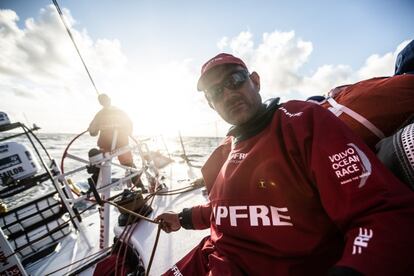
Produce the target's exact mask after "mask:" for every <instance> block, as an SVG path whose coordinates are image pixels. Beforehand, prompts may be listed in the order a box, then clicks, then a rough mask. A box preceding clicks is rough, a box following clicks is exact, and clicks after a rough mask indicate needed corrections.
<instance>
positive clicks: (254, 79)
mask: <svg viewBox="0 0 414 276" xmlns="http://www.w3.org/2000/svg"><path fill="white" fill-rule="evenodd" d="M250 79H251V80H252V82H253V84H254V85H255V87H256V88H257V92H259V91H260V76H259V74H257V73H256V72H255V71H254V72H252V73H251V74H250Z"/></svg>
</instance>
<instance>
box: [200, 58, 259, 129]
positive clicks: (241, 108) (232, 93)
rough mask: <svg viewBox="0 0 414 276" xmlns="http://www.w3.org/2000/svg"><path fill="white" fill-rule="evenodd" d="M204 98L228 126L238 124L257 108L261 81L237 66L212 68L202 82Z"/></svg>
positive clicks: (251, 114) (256, 110) (249, 117)
mask: <svg viewBox="0 0 414 276" xmlns="http://www.w3.org/2000/svg"><path fill="white" fill-rule="evenodd" d="M204 83H205V87H206V89H205V91H204V93H205V95H206V98H207V100H208V101H209V103H210V105H211V106H212V107H213V108H214V109H215V110H216V111H217V113H218V114H219V115H220V116H221V117H222V118H223V120H225V121H226V122H228V123H229V124H232V125H236V126H237V125H241V124H244V123H246V122H247V121H248V120H250V119H251V118H252V117H253V116H254V115H255V114H256V113H257V112H258V111H259V109H260V106H261V103H262V99H261V97H260V94H259V90H260V79H259V75H257V73H256V72H253V73H252V74H248V73H247V69H245V68H243V67H242V66H239V65H234V66H218V67H217V68H213V69H212V70H211V71H210V72H208V75H207V76H206V78H205V80H204Z"/></svg>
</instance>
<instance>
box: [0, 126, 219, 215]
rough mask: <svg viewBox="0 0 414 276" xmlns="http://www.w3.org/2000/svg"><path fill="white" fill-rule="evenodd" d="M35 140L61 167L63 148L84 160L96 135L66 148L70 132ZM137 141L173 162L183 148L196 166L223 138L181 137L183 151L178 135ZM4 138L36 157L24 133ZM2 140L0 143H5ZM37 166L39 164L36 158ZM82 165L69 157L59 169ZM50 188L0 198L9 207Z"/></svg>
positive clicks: (82, 176)
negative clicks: (22, 145)
mask: <svg viewBox="0 0 414 276" xmlns="http://www.w3.org/2000/svg"><path fill="white" fill-rule="evenodd" d="M12 134H13V133H7V132H6V133H4V132H3V133H0V139H1V138H3V137H5V136H9V135H12ZM36 136H37V137H38V138H39V140H40V141H41V142H42V144H43V145H44V147H45V148H46V151H47V152H48V153H49V154H50V156H51V157H52V158H53V159H54V160H55V161H56V162H57V164H58V166H59V167H60V166H61V161H62V156H63V153H64V151H65V150H66V149H67V150H68V153H70V154H72V155H75V156H77V157H80V158H82V159H85V160H88V151H89V150H90V149H91V148H94V147H96V139H97V138H96V137H91V136H89V135H88V134H84V135H82V136H80V137H79V138H77V139H76V140H75V141H74V142H73V143H72V144H71V146H70V147H68V145H69V143H70V142H71V141H72V140H73V139H74V138H75V137H76V135H74V134H45V133H39V134H36ZM135 138H136V139H138V140H139V141H140V142H141V143H144V144H145V145H146V146H145V147H146V148H148V149H149V150H150V151H154V152H156V151H158V152H160V153H161V154H162V155H164V156H167V157H170V158H171V159H173V160H174V161H175V162H182V163H184V159H183V157H182V156H183V153H184V151H185V153H186V156H187V158H188V159H189V160H190V163H191V165H192V166H194V167H195V168H199V167H201V166H202V164H203V163H204V162H205V161H206V159H207V158H208V156H209V154H210V153H211V152H212V151H213V150H214V149H215V148H216V147H217V145H218V144H219V143H220V141H221V140H222V139H223V138H220V137H217V138H213V137H182V142H183V145H184V150H183V147H182V145H181V142H180V138H179V137H163V136H161V135H160V136H155V137H135ZM8 141H16V142H19V143H22V144H24V145H26V146H27V147H28V148H29V149H31V150H32V152H33V154H34V156H35V157H36V159H39V158H37V155H36V152H35V151H34V149H33V147H32V145H31V143H30V141H29V140H28V139H27V138H26V136H24V135H23V136H20V137H17V138H14V139H11V140H7V142H8ZM5 142H6V141H3V142H0V144H1V143H5ZM35 145H37V148H38V150H39V153H40V155H41V156H42V158H43V160H45V161H46V162H47V163H49V158H48V157H47V155H46V153H45V152H44V150H43V149H42V148H41V147H39V146H38V143H37V142H35ZM131 145H134V142H131ZM133 155H134V161H135V163H136V164H140V158H139V154H138V150H135V151H133ZM38 161H39V165H40V166H41V163H40V160H38ZM114 162H118V161H117V159H116V158H114ZM83 165H85V164H83V163H80V162H78V161H75V160H72V159H70V158H65V159H64V164H63V169H64V171H65V172H68V171H71V170H73V169H76V168H79V167H81V166H83ZM113 172H114V174H116V173H117V171H116V169H115V170H113ZM88 176H89V175H88V174H87V173H86V171H85V170H83V171H81V172H79V173H77V174H75V175H72V176H71V178H72V180H73V181H74V182H75V183H81V184H82V183H86V179H87V177H88ZM52 189H53V188H52V186H51V184H50V183H49V181H46V182H45V183H43V184H41V185H38V186H35V187H33V188H30V189H28V190H26V191H24V192H22V193H20V194H18V195H16V196H11V197H7V198H0V201H2V202H3V203H5V204H6V205H7V207H8V209H12V208H14V207H16V206H19V205H21V204H24V203H25V202H27V201H30V199H33V198H37V197H40V196H42V195H44V194H46V193H48V192H49V191H51V190H52Z"/></svg>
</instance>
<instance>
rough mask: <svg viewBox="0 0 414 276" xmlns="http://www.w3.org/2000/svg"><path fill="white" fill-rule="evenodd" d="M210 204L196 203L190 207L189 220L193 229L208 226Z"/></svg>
mask: <svg viewBox="0 0 414 276" xmlns="http://www.w3.org/2000/svg"><path fill="white" fill-rule="evenodd" d="M210 217H211V205H210V202H209V203H207V204H205V205H198V206H194V207H193V208H191V220H192V223H193V227H194V229H197V230H202V229H207V228H210Z"/></svg>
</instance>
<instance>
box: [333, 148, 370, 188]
mask: <svg viewBox="0 0 414 276" xmlns="http://www.w3.org/2000/svg"><path fill="white" fill-rule="evenodd" d="M348 146H349V147H348V148H347V149H345V150H344V151H341V152H339V153H335V154H332V155H330V156H329V160H330V162H331V167H332V169H333V170H334V172H335V175H336V177H337V178H338V179H340V183H341V184H346V183H349V182H352V181H358V180H359V185H358V188H361V187H363V186H364V185H365V182H366V181H367V179H368V177H369V176H370V175H371V170H372V169H371V162H369V160H368V157H367V156H366V155H365V153H364V152H363V151H361V150H360V149H359V148H358V147H357V146H356V145H355V144H353V143H349V144H348Z"/></svg>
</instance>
